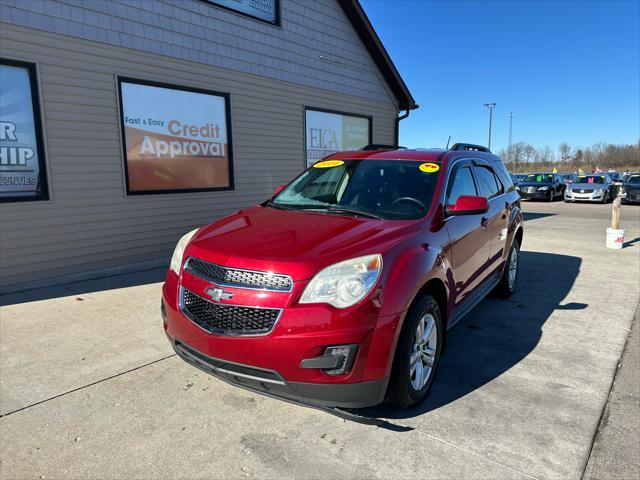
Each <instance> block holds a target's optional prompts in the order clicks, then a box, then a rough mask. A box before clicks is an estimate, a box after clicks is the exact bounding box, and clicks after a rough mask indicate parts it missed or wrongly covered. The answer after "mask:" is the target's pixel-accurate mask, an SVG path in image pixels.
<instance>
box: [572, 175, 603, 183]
mask: <svg viewBox="0 0 640 480" xmlns="http://www.w3.org/2000/svg"><path fill="white" fill-rule="evenodd" d="M575 183H604V175H588V176H581V177H578V180H577V181H576V182H575Z"/></svg>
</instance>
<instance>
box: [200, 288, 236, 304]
mask: <svg viewBox="0 0 640 480" xmlns="http://www.w3.org/2000/svg"><path fill="white" fill-rule="evenodd" d="M204 293H206V294H207V295H209V296H210V297H211V299H212V300H213V301H215V302H219V301H220V300H231V299H232V298H233V293H229V292H225V291H224V290H222V289H221V288H207V290H206V291H205V292H204Z"/></svg>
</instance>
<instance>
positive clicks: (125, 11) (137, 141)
mask: <svg viewBox="0 0 640 480" xmlns="http://www.w3.org/2000/svg"><path fill="white" fill-rule="evenodd" d="M0 59H1V64H0V89H1V90H0V291H2V292H7V291H12V290H17V289H21V288H29V287H38V286H42V285H45V284H46V283H51V282H55V281H60V280H61V279H62V277H65V278H66V279H74V278H78V279H79V278H84V277H87V276H91V275H96V276H98V275H102V274H106V273H116V272H119V271H125V270H133V269H137V268H141V267H144V266H149V267H150V266H158V265H161V264H162V263H166V262H167V260H168V257H169V256H170V255H171V251H172V248H173V246H174V244H175V242H176V240H177V239H178V238H179V236H180V235H181V234H183V233H184V232H186V231H188V230H190V229H192V228H193V227H194V226H198V225H202V224H205V223H208V222H211V221H212V220H215V219H217V218H219V217H221V216H223V215H225V214H228V213H230V212H233V211H235V210H237V209H239V208H241V207H243V206H247V205H251V204H254V203H257V202H260V201H263V200H264V199H266V198H268V196H270V194H271V193H272V192H273V190H274V188H275V187H276V186H277V185H279V184H282V183H286V182H288V181H289V180H290V179H292V178H293V177H294V176H296V175H297V174H299V173H300V172H301V171H302V170H303V169H304V168H305V167H306V165H307V164H309V163H311V162H313V161H315V160H317V159H318V158H321V157H322V156H324V155H326V154H328V153H331V152H332V151H335V150H341V149H353V148H361V147H363V146H365V145H366V144H369V143H382V144H397V128H398V119H399V117H401V116H402V115H401V114H405V115H406V113H405V111H409V110H411V109H414V108H417V105H416V104H415V102H414V99H413V98H412V96H411V93H410V92H409V91H408V89H407V87H406V85H405V84H404V82H403V81H402V79H401V77H400V75H399V74H398V72H397V70H396V68H395V67H394V65H393V63H392V62H391V60H390V58H389V56H388V55H387V53H386V51H385V49H384V47H383V46H382V44H381V43H380V40H379V39H378V37H377V35H376V34H375V32H374V31H373V28H372V27H371V24H370V23H369V21H368V20H367V18H366V15H365V14H364V12H363V11H362V8H361V7H360V5H359V4H358V2H357V1H356V0H321V1H314V2H310V1H306V0H242V1H232V0H153V1H152V0H149V1H142V2H140V1H134V0H113V1H110V2H101V1H98V2H96V1H88V0H87V1H83V0H42V1H40V2H38V1H31V2H20V1H18V0H0Z"/></svg>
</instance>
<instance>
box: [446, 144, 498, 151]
mask: <svg viewBox="0 0 640 480" xmlns="http://www.w3.org/2000/svg"><path fill="white" fill-rule="evenodd" d="M451 150H471V151H473V152H487V153H491V150H489V149H488V148H487V147H483V146H482V145H474V144H473V143H454V144H453V146H452V147H451Z"/></svg>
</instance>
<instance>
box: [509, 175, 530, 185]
mask: <svg viewBox="0 0 640 480" xmlns="http://www.w3.org/2000/svg"><path fill="white" fill-rule="evenodd" d="M511 176H512V177H515V178H516V180H515V181H514V182H513V183H514V184H516V183H520V182H521V181H523V180H524V179H525V178H527V174H526V173H513V174H511Z"/></svg>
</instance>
